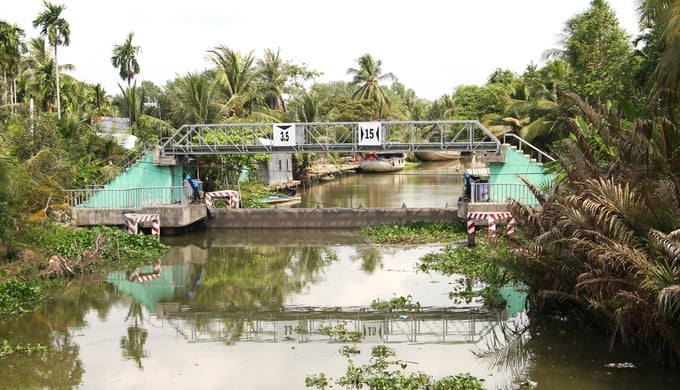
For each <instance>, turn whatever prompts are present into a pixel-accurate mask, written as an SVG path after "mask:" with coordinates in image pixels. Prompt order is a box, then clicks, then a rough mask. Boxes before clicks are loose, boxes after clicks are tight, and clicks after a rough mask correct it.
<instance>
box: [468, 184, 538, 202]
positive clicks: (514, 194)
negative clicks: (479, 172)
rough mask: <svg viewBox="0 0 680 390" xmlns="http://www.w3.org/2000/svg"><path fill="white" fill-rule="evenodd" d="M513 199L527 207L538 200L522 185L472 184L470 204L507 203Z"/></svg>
mask: <svg viewBox="0 0 680 390" xmlns="http://www.w3.org/2000/svg"><path fill="white" fill-rule="evenodd" d="M510 199H514V200H517V201H520V202H522V203H524V204H527V205H536V204H538V200H537V199H536V196H535V195H534V193H533V192H531V190H530V189H529V187H527V186H526V185H524V184H514V183H472V187H471V191H470V202H471V203H484V202H489V203H507V202H508V200H510Z"/></svg>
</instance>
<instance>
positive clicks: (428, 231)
mask: <svg viewBox="0 0 680 390" xmlns="http://www.w3.org/2000/svg"><path fill="white" fill-rule="evenodd" d="M359 233H360V234H362V235H363V236H364V237H366V238H367V239H368V240H369V241H370V242H372V243H376V244H409V245H421V244H434V243H442V242H451V241H463V240H465V238H466V237H467V231H466V230H465V226H464V225H463V223H462V222H460V223H443V222H442V223H432V222H408V223H405V224H403V225H379V226H365V227H362V228H360V229H359Z"/></svg>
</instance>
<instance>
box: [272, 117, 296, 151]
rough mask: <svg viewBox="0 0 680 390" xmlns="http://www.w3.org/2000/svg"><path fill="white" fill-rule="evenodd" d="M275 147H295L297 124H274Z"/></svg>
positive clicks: (273, 142)
mask: <svg viewBox="0 0 680 390" xmlns="http://www.w3.org/2000/svg"><path fill="white" fill-rule="evenodd" d="M272 134H273V135H274V139H273V140H272V144H273V145H274V146H295V123H274V129H273V132H272Z"/></svg>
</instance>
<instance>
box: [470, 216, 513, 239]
mask: <svg viewBox="0 0 680 390" xmlns="http://www.w3.org/2000/svg"><path fill="white" fill-rule="evenodd" d="M504 218H507V220H508V226H507V228H506V230H505V234H513V233H514V232H515V224H516V223H517V222H516V221H515V217H513V216H512V213H510V212H507V211H501V212H469V213H468V214H467V233H468V237H470V236H474V235H475V220H479V219H486V223H487V229H488V230H489V238H493V237H496V221H498V220H499V219H504Z"/></svg>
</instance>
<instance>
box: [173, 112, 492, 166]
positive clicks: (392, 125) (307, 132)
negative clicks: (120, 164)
mask: <svg viewBox="0 0 680 390" xmlns="http://www.w3.org/2000/svg"><path fill="white" fill-rule="evenodd" d="M500 149H501V142H500V141H499V140H498V138H496V136H494V135H493V133H491V132H490V131H489V130H488V129H487V128H486V127H484V125H482V124H481V123H480V122H479V121H463V120H457V121H393V122H311V123H239V124H193V125H184V126H182V127H180V128H179V129H178V130H177V131H176V132H175V133H174V134H173V135H172V136H171V137H169V138H167V139H163V140H162V143H161V147H160V152H161V155H163V156H174V157H176V156H187V155H214V154H260V153H262V154H272V153H400V152H402V153H405V152H418V151H457V152H462V153H474V152H486V153H488V152H499V151H500Z"/></svg>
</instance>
